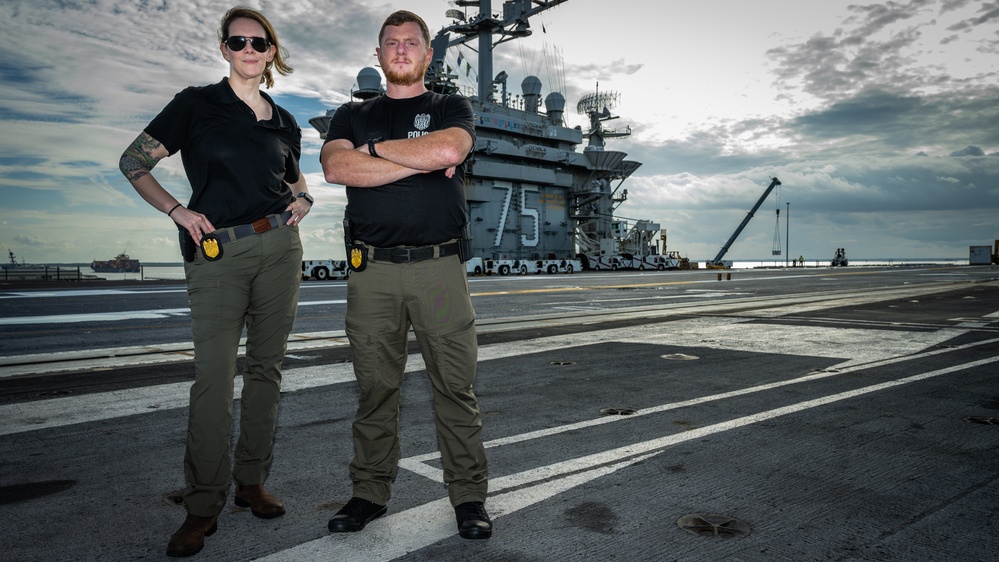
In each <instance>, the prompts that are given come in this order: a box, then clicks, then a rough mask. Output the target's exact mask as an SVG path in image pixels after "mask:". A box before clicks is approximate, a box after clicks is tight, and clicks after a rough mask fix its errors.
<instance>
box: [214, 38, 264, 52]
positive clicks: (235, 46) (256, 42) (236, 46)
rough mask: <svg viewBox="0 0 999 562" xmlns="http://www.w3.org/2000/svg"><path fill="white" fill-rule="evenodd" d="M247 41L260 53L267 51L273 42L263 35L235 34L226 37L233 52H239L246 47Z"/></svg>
mask: <svg viewBox="0 0 999 562" xmlns="http://www.w3.org/2000/svg"><path fill="white" fill-rule="evenodd" d="M247 41H249V42H250V46H251V47H253V50H254V51H256V52H258V53H263V52H265V51H267V49H268V47H270V46H271V42H270V41H268V40H267V39H264V38H263V37H237V36H235V35H233V36H231V37H229V38H228V39H226V40H225V44H226V45H228V46H229V48H230V49H231V50H232V51H233V52H235V53H238V52H239V51H242V50H243V49H245V48H246V42H247Z"/></svg>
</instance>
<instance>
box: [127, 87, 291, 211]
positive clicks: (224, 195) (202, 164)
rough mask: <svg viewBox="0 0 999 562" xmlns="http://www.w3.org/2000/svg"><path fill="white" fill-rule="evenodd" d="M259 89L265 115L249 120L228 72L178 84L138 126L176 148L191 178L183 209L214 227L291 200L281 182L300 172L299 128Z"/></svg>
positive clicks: (250, 116) (172, 149) (277, 207)
mask: <svg viewBox="0 0 999 562" xmlns="http://www.w3.org/2000/svg"><path fill="white" fill-rule="evenodd" d="M261 95H263V97H264V99H266V100H267V102H268V103H270V104H271V107H272V108H273V110H274V111H273V116H272V117H271V119H269V120H267V121H257V118H256V115H254V113H253V110H252V109H250V107H249V106H248V105H246V104H245V103H244V102H243V100H241V99H239V97H237V96H236V94H235V92H233V91H232V88H231V87H230V86H229V79H228V78H223V79H222V81H221V82H219V83H218V84H212V85H210V86H198V87H190V88H186V89H184V90H183V91H182V92H180V93H179V94H177V95H176V96H175V97H174V98H173V100H172V101H171V102H170V103H169V104H167V106H166V107H165V108H163V111H161V112H160V114H159V115H157V116H156V117H155V118H154V119H153V120H152V122H150V123H149V126H148V127H146V133H147V134H148V135H149V136H151V137H152V138H154V139H156V140H158V141H159V142H161V143H162V144H163V146H164V147H166V149H167V150H168V151H170V154H171V155H173V154H175V153H176V152H177V151H180V153H181V159H182V160H183V162H184V171H185V172H187V179H188V181H190V182H191V190H192V194H191V200H190V201H189V202H188V205H187V207H188V208H189V209H192V210H195V211H198V212H199V213H202V214H204V215H206V216H207V217H208V220H210V221H211V222H212V224H213V225H215V228H224V227H227V226H235V225H238V224H247V223H251V222H253V221H255V220H257V219H259V218H261V217H264V216H266V215H269V214H271V213H280V212H283V211H284V210H285V209H286V208H287V207H288V204H289V203H291V201H292V199H294V196H293V194H292V193H291V190H290V189H289V188H288V186H287V185H286V184H285V183H284V182H285V181H287V182H288V183H294V182H296V181H298V177H299V175H300V174H301V171H300V170H299V167H298V161H299V157H300V156H301V153H302V130H301V129H300V128H299V127H298V123H296V122H295V118H294V117H293V116H292V115H291V113H289V112H288V111H286V110H285V109H283V108H281V107H280V106H278V105H277V104H275V103H274V101H273V100H272V99H271V98H270V96H268V95H267V94H266V93H264V92H261Z"/></svg>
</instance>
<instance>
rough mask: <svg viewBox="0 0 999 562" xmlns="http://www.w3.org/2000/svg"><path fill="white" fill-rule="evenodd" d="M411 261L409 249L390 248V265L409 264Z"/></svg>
mask: <svg viewBox="0 0 999 562" xmlns="http://www.w3.org/2000/svg"><path fill="white" fill-rule="evenodd" d="M412 260H413V258H412V254H410V250H409V248H390V249H389V261H391V262H392V263H409V262H411V261H412Z"/></svg>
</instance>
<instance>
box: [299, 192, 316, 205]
mask: <svg viewBox="0 0 999 562" xmlns="http://www.w3.org/2000/svg"><path fill="white" fill-rule="evenodd" d="M295 197H301V198H302V199H305V200H306V201H308V202H309V206H310V207H311V206H312V205H314V204H315V203H316V200H315V199H313V198H312V196H311V195H309V194H308V193H306V192H304V191H300V192H299V193H298V195H296V196H295Z"/></svg>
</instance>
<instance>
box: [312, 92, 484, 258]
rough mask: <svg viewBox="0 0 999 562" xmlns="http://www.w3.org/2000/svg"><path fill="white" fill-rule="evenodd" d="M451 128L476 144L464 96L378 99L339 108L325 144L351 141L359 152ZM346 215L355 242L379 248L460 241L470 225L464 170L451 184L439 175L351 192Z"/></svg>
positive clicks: (459, 169)
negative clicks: (372, 144) (372, 143)
mask: <svg viewBox="0 0 999 562" xmlns="http://www.w3.org/2000/svg"><path fill="white" fill-rule="evenodd" d="M451 127H460V128H462V129H464V130H466V131H468V134H469V135H471V136H472V139H473V141H474V139H475V125H474V123H473V114H472V105H471V103H469V101H468V99H467V98H465V97H463V96H460V95H445V94H437V93H434V92H425V93H423V94H421V95H419V96H416V97H414V98H407V99H393V98H390V97H388V96H379V97H377V98H374V99H370V100H366V101H363V102H351V103H347V104H344V105H342V106H340V108H339V109H337V110H336V113H335V114H334V115H333V118H332V119H331V120H330V126H329V130H328V132H327V133H326V142H329V141H331V140H334V139H346V140H348V141H350V142H351V143H352V144H353V145H354V146H355V147H357V146H361V145H364V144H367V142H368V140H370V139H377V138H381V139H384V140H393V139H407V138H414V137H418V136H421V135H425V134H427V133H430V132H432V131H439V130H443V129H448V128H451ZM346 214H347V218H349V219H350V221H351V225H352V228H353V230H352V231H351V234H352V235H353V237H354V239H355V240H361V241H364V242H365V243H366V244H369V245H372V246H375V247H379V248H390V247H393V246H426V245H430V244H440V243H442V242H446V241H448V240H451V239H454V238H460V237H461V227H462V225H463V224H465V221H466V211H465V169H464V165H461V166H458V167H457V170H456V171H455V174H454V176H453V177H451V178H448V177H447V176H446V175H445V174H444V170H437V171H434V172H430V173H427V174H415V175H412V176H410V177H408V178H405V179H402V180H399V181H396V182H393V183H390V184H387V185H383V186H379V187H370V188H369V187H364V188H361V187H350V186H347V213H346Z"/></svg>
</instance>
